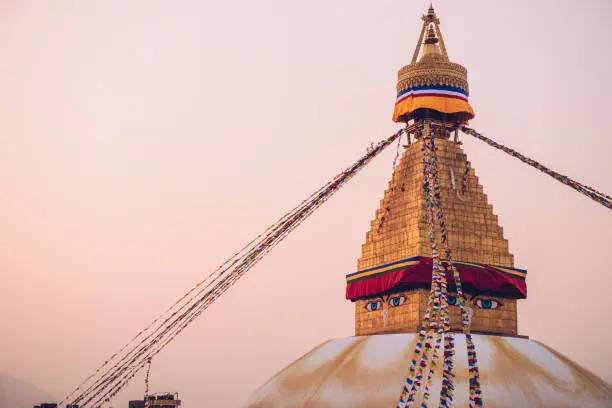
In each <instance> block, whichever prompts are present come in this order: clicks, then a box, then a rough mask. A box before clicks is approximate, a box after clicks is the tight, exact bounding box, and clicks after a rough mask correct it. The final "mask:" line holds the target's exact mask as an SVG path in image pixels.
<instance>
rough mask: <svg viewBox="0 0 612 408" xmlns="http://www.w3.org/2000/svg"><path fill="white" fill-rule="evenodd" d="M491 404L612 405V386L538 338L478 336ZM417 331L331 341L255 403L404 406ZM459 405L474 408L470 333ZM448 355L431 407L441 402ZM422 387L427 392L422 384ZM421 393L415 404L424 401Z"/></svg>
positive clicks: (459, 375) (461, 345)
mask: <svg viewBox="0 0 612 408" xmlns="http://www.w3.org/2000/svg"><path fill="white" fill-rule="evenodd" d="M473 337H474V343H475V345H476V352H477V354H478V366H479V369H480V382H481V387H482V397H483V400H484V406H485V407H491V408H493V407H494V408H502V407H513V408H515V407H523V408H528V407H538V408H539V407H555V408H561V407H568V408H569V407H582V408H586V407H593V408H596V407H597V408H610V407H612V386H610V385H609V384H607V383H605V382H604V381H603V380H601V379H600V378H599V377H597V376H595V375H594V374H592V373H590V372H589V371H587V370H585V369H584V368H582V367H580V366H578V365H577V364H575V363H574V362H572V361H571V360H569V359H568V358H567V357H565V356H563V355H561V354H559V353H557V352H556V351H554V350H552V349H550V348H549V347H547V346H545V345H543V344H541V343H539V342H537V341H533V340H527V339H521V338H512V337H500V336H487V335H473ZM415 342H416V335H415V334H386V335H376V336H363V337H348V338H344V339H338V340H331V341H327V342H325V343H323V344H321V345H320V346H318V347H316V348H315V349H314V350H312V351H310V352H309V353H307V354H306V355H304V356H302V357H301V358H300V359H298V360H297V361H295V362H293V363H292V364H291V365H289V366H288V367H286V368H285V369H284V370H282V371H281V372H279V373H278V374H276V375H275V376H274V377H272V378H271V379H270V380H269V381H268V382H267V383H265V384H264V385H263V386H262V387H261V388H260V389H259V390H257V391H256V392H255V393H254V394H253V395H252V396H251V398H250V399H249V400H248V402H247V404H246V406H247V407H249V408H274V407H279V408H281V407H282V408H293V407H308V408H343V407H346V408H349V407H350V408H359V407H363V408H365V407H367V408H378V407H380V408H393V407H396V406H397V402H398V399H399V395H400V392H401V390H402V387H403V384H404V381H405V377H406V374H407V373H408V367H409V364H410V360H411V359H412V356H413V352H414V346H415ZM455 348H456V353H455V354H456V355H455V373H456V381H455V394H454V406H455V407H468V406H469V405H468V384H467V374H468V373H467V355H466V354H467V353H466V347H465V336H463V335H462V334H456V335H455ZM440 383H441V361H440V364H439V365H438V369H437V372H436V376H435V379H434V387H433V390H432V391H433V392H432V394H431V397H430V406H437V402H438V399H439V393H440ZM421 391H422V390H421ZM419 403H420V398H419V399H417V403H415V404H413V405H412V406H413V407H418V406H419Z"/></svg>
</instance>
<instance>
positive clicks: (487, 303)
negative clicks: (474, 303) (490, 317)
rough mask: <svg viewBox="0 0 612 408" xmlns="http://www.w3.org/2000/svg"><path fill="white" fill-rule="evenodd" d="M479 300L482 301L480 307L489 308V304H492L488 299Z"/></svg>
mask: <svg viewBox="0 0 612 408" xmlns="http://www.w3.org/2000/svg"><path fill="white" fill-rule="evenodd" d="M481 302H482V308H483V309H490V308H491V306H493V302H491V301H490V300H488V299H483V300H481Z"/></svg>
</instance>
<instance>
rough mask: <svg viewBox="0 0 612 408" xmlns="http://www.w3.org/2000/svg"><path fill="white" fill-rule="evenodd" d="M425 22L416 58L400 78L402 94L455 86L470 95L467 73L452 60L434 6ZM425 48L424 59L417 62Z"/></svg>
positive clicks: (425, 16) (399, 75)
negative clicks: (409, 89)
mask: <svg viewBox="0 0 612 408" xmlns="http://www.w3.org/2000/svg"><path fill="white" fill-rule="evenodd" d="M422 20H423V28H422V29H421V35H420V36H419V42H418V43H417V46H416V49H415V50H414V54H413V56H412V62H411V63H410V64H409V65H406V66H405V67H402V69H400V70H399V72H398V75H397V76H398V80H397V92H398V94H399V93H400V92H402V91H404V90H406V89H408V88H413V87H417V86H426V85H443V86H452V87H455V88H459V89H461V90H463V91H464V92H466V93H469V89H468V81H467V69H466V68H465V67H463V66H461V65H459V64H455V63H454V62H450V61H449V60H448V54H447V53H446V47H445V46H444V40H443V39H442V33H441V32H440V27H439V24H440V20H439V19H438V17H437V16H436V13H435V11H434V9H433V6H431V5H430V6H429V10H428V11H427V14H426V15H424V16H423V17H422ZM425 31H427V38H426V39H425V41H423V37H424V35H425ZM423 44H424V47H423V56H422V57H421V59H420V60H419V61H417V58H418V56H419V51H420V50H421V45H423ZM438 44H439V46H438Z"/></svg>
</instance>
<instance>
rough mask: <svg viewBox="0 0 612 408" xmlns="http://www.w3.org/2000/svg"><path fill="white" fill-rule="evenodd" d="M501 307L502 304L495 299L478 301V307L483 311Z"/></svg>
mask: <svg viewBox="0 0 612 408" xmlns="http://www.w3.org/2000/svg"><path fill="white" fill-rule="evenodd" d="M500 305H501V303H500V302H498V301H497V300H493V299H476V306H478V307H479V308H481V309H497V308H498V307H499V306H500Z"/></svg>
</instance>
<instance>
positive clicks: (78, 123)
mask: <svg viewBox="0 0 612 408" xmlns="http://www.w3.org/2000/svg"><path fill="white" fill-rule="evenodd" d="M428 6H429V3H428V2H426V1H412V0H387V1H374V0H368V1H366V0H352V1H348V0H344V1H336V0H310V1H287V0H284V1H283V0H259V1H246V0H229V1H201V0H200V1H196V0H190V1H188V0H183V1H169V0H166V1H161V0H108V1H94V0H64V1H60V0H56V1H34V0H28V1H26V0H0V61H1V62H0V114H1V118H0V226H1V227H0V288H1V289H2V296H0V324H1V328H0V333H1V335H0V372H4V373H8V374H11V375H13V376H15V377H18V378H21V379H24V380H27V381H30V382H32V383H33V384H36V385H37V386H38V387H40V388H42V389H44V390H46V391H48V392H50V393H52V394H53V395H56V396H58V398H61V397H63V396H65V395H66V394H67V393H68V392H69V391H71V390H72V388H73V387H74V386H76V385H77V384H78V383H80V382H81V381H82V380H83V379H84V378H85V377H87V376H88V375H89V374H91V372H92V371H93V370H95V369H96V368H97V366H98V365H99V364H100V363H102V362H103V361H104V360H105V359H107V358H108V357H109V356H110V355H111V354H113V353H114V352H115V351H117V350H118V349H119V348H120V347H121V346H122V345H123V344H125V343H126V342H127V341H128V340H129V339H130V338H131V337H132V336H133V335H134V334H136V333H137V332H138V331H140V329H142V328H143V327H144V326H145V325H146V324H147V323H149V322H150V321H151V320H152V319H153V318H154V317H155V316H157V315H158V314H159V313H161V312H162V311H163V310H165V309H166V308H167V307H168V306H170V304H172V303H173V302H174V301H175V300H176V299H177V298H178V297H180V296H181V295H182V294H183V293H184V292H186V291H187V290H188V289H189V288H191V287H192V286H193V285H194V284H195V283H196V282H197V281H199V280H201V279H202V278H204V277H205V276H207V275H208V274H209V273H210V272H211V271H212V270H213V269H214V268H215V267H216V266H217V265H218V264H220V263H221V262H223V261H224V260H225V258H227V257H228V256H230V255H231V254H233V253H234V252H235V251H236V250H237V249H239V248H240V247H242V246H243V245H244V244H245V243H246V242H248V241H250V240H251V239H252V238H253V237H254V236H255V235H257V234H258V233H259V232H261V231H262V230H264V229H265V228H266V227H267V226H268V225H269V224H271V223H273V222H274V221H275V220H276V219H277V218H278V217H279V216H280V215H281V214H283V213H284V212H286V211H287V210H289V209H290V208H292V207H294V206H295V205H296V204H297V203H299V202H300V201H301V200H303V199H304V198H306V197H307V196H308V195H310V194H311V193H312V192H313V191H315V190H316V189H317V188H319V187H320V186H321V185H323V184H324V183H326V182H327V181H328V179H330V178H331V177H333V176H334V175H335V174H336V173H338V172H339V171H340V170H342V169H344V168H345V167H347V166H348V165H350V164H352V163H353V162H354V161H355V160H356V159H358V158H359V157H361V156H362V155H363V154H364V153H365V151H366V147H367V146H368V145H369V144H370V142H377V141H379V140H380V139H382V138H383V137H386V136H388V135H390V134H391V133H393V132H395V131H396V130H397V129H399V126H398V125H397V124H394V123H393V122H392V121H391V114H392V110H393V103H394V100H395V82H396V75H397V70H398V69H399V68H400V67H402V66H403V65H405V64H407V63H409V62H410V58H411V57H412V52H413V50H414V46H415V43H416V41H417V39H418V35H419V30H420V28H421V20H420V16H421V15H422V14H423V13H425V12H426V10H427V7H428ZM434 6H435V8H436V11H437V13H438V15H439V17H440V19H441V29H442V33H443V35H444V39H445V42H446V47H447V49H448V52H449V56H450V58H451V60H452V61H454V62H458V63H461V64H462V65H464V66H466V67H467V68H468V79H469V83H470V103H471V105H472V106H473V107H474V110H475V112H476V119H474V120H473V121H472V122H471V125H472V126H473V127H474V128H475V129H477V130H478V131H479V132H481V133H483V134H484V135H486V136H489V137H491V138H493V139H495V140H496V141H498V142H500V143H503V144H506V145H508V146H510V147H513V148H515V149H517V150H519V151H521V152H522V153H524V154H526V155H528V156H530V157H532V158H534V159H536V160H539V161H541V162H542V163H544V164H546V165H548V166H550V167H552V168H554V169H556V170H558V171H560V172H562V173H564V174H567V175H569V176H571V177H574V178H575V179H577V180H578V181H581V182H583V183H586V184H590V185H592V186H595V187H597V188H599V189H601V190H604V191H606V192H607V193H608V194H610V193H611V192H612V159H611V152H612V137H611V136H612V132H611V130H610V112H611V109H612V104H611V103H610V95H612V76H611V75H610V69H611V65H612V26H611V24H610V21H611V19H612V3H611V2H610V1H608V0H590V1H577V0H575V1H570V0H557V1H553V0H548V1H533V0H515V1H508V2H498V1H485V0H482V1H477V0H465V1H456V0H438V1H436V2H435V3H434ZM462 140H463V142H464V145H463V147H464V150H465V151H466V153H467V155H468V157H469V158H470V160H471V163H472V165H473V167H474V168H475V171H476V174H477V176H479V178H480V182H481V183H482V184H483V186H484V191H485V193H487V195H488V197H489V202H490V203H491V204H493V208H494V212H495V213H496V214H498V215H499V221H500V224H501V226H502V227H503V228H504V236H505V238H507V239H508V240H509V243H510V251H511V252H512V253H513V254H514V256H515V266H516V267H518V268H524V269H527V270H528V271H529V274H528V280H527V284H528V290H529V298H528V299H527V300H524V301H520V302H519V331H520V333H521V334H525V335H528V336H530V337H531V338H533V339H536V340H539V341H541V342H544V343H545V344H547V345H549V346H551V347H553V348H555V349H556V350H558V351H559V352H561V353H563V354H565V355H567V356H569V357H570V358H572V359H573V360H574V361H576V362H578V363H579V364H581V365H583V366H584V367H585V368H587V369H589V370H591V371H593V372H594V373H596V374H597V375H599V376H600V377H602V378H603V379H604V380H606V381H608V382H612V348H611V347H610V344H611V343H612V328H611V327H610V326H611V325H612V316H611V315H610V313H609V310H610V309H611V299H612V273H611V272H612V269H611V267H610V260H609V259H608V256H609V255H611V254H612V239H611V237H610V233H611V231H612V212H611V211H610V210H608V209H606V208H604V207H602V206H601V205H598V204H596V203H594V202H593V201H591V200H589V199H587V198H585V197H584V196H582V195H580V194H578V193H576V192H575V191H573V190H571V189H570V188H568V187H566V186H564V185H562V184H561V183H558V182H556V181H555V180H553V179H552V178H550V177H548V176H546V175H544V174H542V173H539V172H538V171H537V170H535V169H533V168H530V167H528V166H526V165H525V164H522V163H520V162H519V161H517V160H515V159H513V158H511V157H509V156H507V155H505V154H504V153H501V152H499V151H497V150H494V149H492V148H491V147H489V146H487V145H485V144H483V143H482V142H480V141H477V140H475V139H470V138H469V136H465V135H464V136H463V138H462ZM393 156H394V148H393V149H388V151H386V152H385V153H384V154H382V155H381V156H380V157H378V158H377V159H376V160H375V161H374V162H373V163H371V164H370V165H369V166H368V167H366V169H365V170H364V171H363V172H362V173H360V174H359V175H358V176H357V177H356V178H355V179H353V180H352V181H351V182H350V183H348V184H347V185H346V186H345V187H344V188H343V190H342V191H340V192H339V193H338V194H337V196H335V197H334V198H333V199H332V200H330V201H329V202H328V203H327V204H325V205H324V206H323V207H322V208H321V209H320V210H319V211H318V212H317V213H315V214H314V215H313V216H312V217H311V218H310V219H309V220H308V221H307V222H306V223H305V224H304V225H303V226H301V227H300V228H298V229H297V230H296V231H295V232H293V233H292V234H291V235H290V236H289V238H288V239H287V240H286V241H284V242H283V243H282V244H281V245H279V246H278V248H277V249H276V250H274V251H273V252H272V253H271V254H270V255H269V256H268V257H267V258H266V259H265V260H264V261H262V262H261V263H260V264H258V265H257V266H256V267H255V268H254V269H253V270H251V271H250V272H249V273H248V274H247V276H246V277H245V278H244V279H242V280H241V281H240V282H239V283H238V284H237V285H236V286H235V287H234V288H232V289H231V290H230V291H229V292H228V293H226V294H225V295H224V296H223V297H222V298H221V299H220V300H219V301H218V302H217V303H215V304H214V305H213V306H211V307H210V308H209V309H208V310H207V311H206V313H204V314H203V315H202V316H201V317H200V319H199V320H198V321H196V322H195V323H194V324H193V326H192V327H191V328H189V329H188V330H186V331H185V332H184V333H183V334H182V337H180V338H178V339H177V340H176V341H174V342H173V343H172V344H171V345H170V346H169V347H168V348H167V349H166V350H165V351H164V352H163V353H162V354H160V355H159V356H158V357H157V358H156V359H155V360H154V361H153V365H152V369H151V386H152V389H153V391H178V392H179V393H180V395H181V399H182V400H183V401H184V406H185V407H214V408H233V407H239V406H240V404H241V403H243V402H244V401H245V400H246V398H247V397H248V395H249V394H250V393H251V392H252V391H253V390H254V389H255V388H257V387H258V386H259V385H260V384H262V383H263V382H264V381H265V380H267V379H268V378H269V377H270V376H272V375H273V374H274V373H275V372H277V371H279V370H280V369H282V368H283V367H284V366H286V365H287V364H289V363H290V362H291V361H293V360H294V359H296V358H297V357H299V356H301V355H302V354H304V353H306V352H307V351H309V350H310V349H312V348H313V347H314V346H316V345H318V344H320V343H321V342H323V341H325V340H328V339H331V338H338V337H346V336H351V335H353V325H354V322H353V305H352V304H351V303H349V302H348V301H346V300H345V299H344V290H345V280H344V277H345V274H347V273H351V272H354V271H355V268H356V261H357V258H358V257H359V255H360V250H361V244H362V243H363V242H364V241H365V234H366V232H367V230H368V228H369V223H370V220H371V219H372V218H373V217H374V213H375V210H376V208H377V207H378V205H379V200H380V199H381V198H382V194H383V191H384V189H385V187H386V185H387V182H388V180H389V179H390V176H391V167H392V161H393ZM143 392H144V382H143V375H140V376H138V377H137V378H135V379H134V380H133V381H132V383H131V385H130V387H129V388H128V389H127V391H126V392H124V393H123V394H122V395H121V396H120V398H118V399H117V400H116V401H115V404H114V406H115V407H123V406H127V405H126V401H127V400H128V399H137V398H142V394H143ZM398 393H399V390H398ZM485 398H486V396H485Z"/></svg>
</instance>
